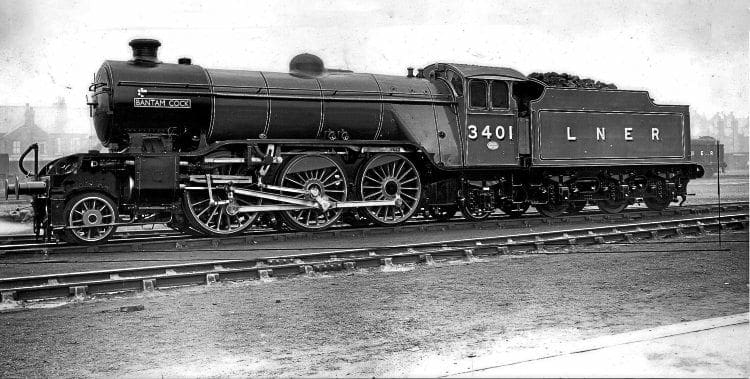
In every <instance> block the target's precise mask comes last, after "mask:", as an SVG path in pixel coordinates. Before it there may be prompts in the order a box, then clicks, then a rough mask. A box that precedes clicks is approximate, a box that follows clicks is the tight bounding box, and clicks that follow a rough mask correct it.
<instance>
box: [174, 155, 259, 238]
mask: <svg viewBox="0 0 750 379" xmlns="http://www.w3.org/2000/svg"><path fill="white" fill-rule="evenodd" d="M210 174H211V175H240V176H243V175H244V174H245V172H244V169H243V168H242V167H241V166H238V165H231V164H227V165H223V166H219V167H216V168H214V169H213V170H212V172H211V173H210ZM232 185H233V186H234V187H246V186H248V185H247V184H244V185H243V184H232ZM190 188H191V189H186V190H185V191H184V192H183V195H182V212H183V214H184V215H185V219H186V220H187V223H186V224H184V226H186V227H188V228H189V229H186V230H181V231H184V232H186V233H188V234H196V232H197V233H198V234H203V235H209V236H215V237H221V236H232V235H236V234H239V233H242V232H244V231H245V230H246V229H247V228H248V227H250V225H251V224H252V223H253V221H254V220H255V217H256V216H257V213H239V212H237V209H236V208H237V207H238V206H243V205H257V204H258V202H257V200H253V199H246V198H243V197H240V196H236V195H234V193H232V192H230V191H229V185H228V184H218V183H213V185H212V186H211V196H212V197H213V202H212V201H211V200H212V199H211V197H210V196H209V192H208V183H207V182H204V183H191V184H190ZM175 227H183V225H182V224H177V225H175Z"/></svg>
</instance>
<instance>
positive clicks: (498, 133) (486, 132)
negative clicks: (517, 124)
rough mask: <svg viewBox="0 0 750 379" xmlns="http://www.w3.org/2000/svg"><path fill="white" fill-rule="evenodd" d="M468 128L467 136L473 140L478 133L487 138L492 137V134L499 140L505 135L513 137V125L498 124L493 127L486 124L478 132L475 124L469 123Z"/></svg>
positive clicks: (477, 136)
mask: <svg viewBox="0 0 750 379" xmlns="http://www.w3.org/2000/svg"><path fill="white" fill-rule="evenodd" d="M468 129H469V134H468V137H469V139H470V140H475V139H477V138H479V136H480V135H481V136H482V137H484V138H487V139H488V140H490V139H492V137H493V136H494V137H495V138H497V139H498V140H500V141H502V140H504V139H505V137H508V139H509V140H512V139H513V126H502V125H498V126H494V127H493V126H490V125H486V126H485V127H484V128H482V131H481V132H480V131H479V128H477V126H476V125H469V127H468Z"/></svg>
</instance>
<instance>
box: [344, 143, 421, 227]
mask: <svg viewBox="0 0 750 379" xmlns="http://www.w3.org/2000/svg"><path fill="white" fill-rule="evenodd" d="M355 183H356V193H357V196H358V197H359V199H360V200H363V201H376V200H392V199H397V198H398V199H401V205H400V206H399V205H397V206H382V207H366V208H361V209H360V214H361V215H362V216H364V217H365V218H367V219H368V220H370V221H372V222H374V223H376V224H378V225H396V224H400V223H402V222H404V221H406V220H407V219H409V217H411V216H412V215H413V214H414V212H415V211H416V210H417V209H419V201H420V199H421V197H422V183H421V181H420V179H419V172H418V171H417V168H416V167H414V164H412V163H411V162H410V161H409V160H408V159H406V157H404V156H403V155H401V154H381V155H375V156H373V157H372V158H370V159H369V160H368V161H367V162H365V163H364V164H363V165H362V167H361V168H360V169H359V173H358V174H357V180H356V182H355Z"/></svg>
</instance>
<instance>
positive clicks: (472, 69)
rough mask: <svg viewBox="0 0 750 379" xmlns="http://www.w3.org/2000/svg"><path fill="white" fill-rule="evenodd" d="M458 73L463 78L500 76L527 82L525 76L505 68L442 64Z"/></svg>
mask: <svg viewBox="0 0 750 379" xmlns="http://www.w3.org/2000/svg"><path fill="white" fill-rule="evenodd" d="M443 64H444V65H446V66H450V67H452V68H454V69H455V70H456V71H458V73H459V74H461V75H462V76H463V77H466V78H471V77H477V76H502V77H506V78H511V79H516V80H529V78H527V77H526V75H524V74H522V73H520V72H518V71H516V70H514V69H512V68H507V67H489V66H477V65H472V64H460V63H443Z"/></svg>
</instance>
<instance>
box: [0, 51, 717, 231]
mask: <svg viewBox="0 0 750 379" xmlns="http://www.w3.org/2000/svg"><path fill="white" fill-rule="evenodd" d="M160 45H161V44H160V43H159V41H156V40H151V39H136V40H133V41H131V42H130V46H131V47H132V48H133V57H132V59H131V60H129V61H105V62H104V64H103V65H102V66H101V68H100V69H99V71H98V72H97V73H96V76H95V82H94V83H92V84H91V86H90V88H89V90H90V91H91V100H90V101H89V103H88V104H89V106H90V107H91V111H92V117H93V119H94V126H95V129H96V133H97V136H98V137H99V139H100V140H101V142H102V144H103V145H104V146H106V147H107V148H108V150H109V151H110V152H109V153H102V152H98V151H90V152H88V153H85V154H75V155H70V156H66V157H62V158H59V159H57V160H55V161H52V162H50V163H49V164H47V165H46V166H44V167H43V168H41V170H38V169H37V168H35V169H34V170H33V172H28V171H26V169H25V168H24V163H23V162H24V159H23V158H25V157H26V155H28V154H30V153H31V152H32V151H33V152H34V153H35V154H36V146H35V145H32V146H30V147H29V149H27V150H26V152H25V153H24V154H23V158H22V159H21V161H20V166H21V169H22V171H24V172H26V173H28V176H29V180H28V181H26V182H21V183H19V182H18V181H17V180H16V181H15V182H12V183H10V184H6V187H7V188H6V194H7V193H14V194H16V196H18V195H21V194H25V195H32V196H33V202H32V203H33V208H34V211H35V230H36V231H37V232H38V233H40V234H43V235H44V236H45V237H46V238H51V237H54V238H62V239H64V240H66V241H68V242H71V243H78V244H92V243H100V242H102V241H104V240H106V239H107V238H109V237H110V236H111V235H112V233H113V232H114V231H115V229H116V228H117V227H118V226H122V225H134V224H141V223H157V222H161V223H167V225H169V226H170V227H172V228H174V229H177V230H180V231H182V232H185V233H191V234H198V235H210V236H229V235H235V234H238V233H242V232H243V231H244V230H246V229H247V228H248V227H250V226H251V225H253V223H254V222H257V221H256V220H258V219H259V217H260V218H263V219H264V220H266V221H264V222H269V221H268V220H271V222H273V223H274V225H276V226H277V227H279V228H284V229H294V230H303V231H311V230H320V229H325V228H327V227H330V226H331V225H333V224H334V223H336V222H337V221H344V222H347V223H350V224H355V225H366V224H376V225H395V224H399V223H402V222H404V221H406V220H407V219H409V218H410V217H412V216H413V215H414V214H415V212H417V211H418V210H419V209H423V210H424V209H426V210H428V213H429V214H430V215H431V216H433V217H435V218H438V219H447V218H450V217H451V216H453V215H454V214H456V213H457V212H459V211H460V212H461V214H462V215H463V216H464V217H465V218H467V219H470V220H481V219H484V218H486V217H488V216H489V215H490V214H491V213H492V212H494V211H495V210H496V209H499V210H501V211H502V212H505V213H506V214H508V215H510V216H517V215H520V214H522V213H523V212H525V211H526V210H527V209H528V208H529V207H530V206H534V207H535V208H536V209H537V210H538V211H539V212H540V213H542V214H543V215H546V216H557V215H561V214H563V213H566V212H567V213H575V212H578V211H579V210H581V209H582V208H583V207H584V206H585V205H586V204H596V205H598V206H599V208H600V209H601V210H602V211H604V212H608V213H617V212H620V211H622V210H623V209H624V208H625V207H627V206H628V205H630V204H633V203H634V202H636V201H640V200H641V199H642V201H643V202H645V204H646V205H647V206H648V207H649V208H651V209H656V210H661V209H664V208H665V207H667V206H668V205H669V204H670V203H671V202H675V201H678V198H679V197H681V198H682V201H684V199H685V196H686V188H687V184H688V181H689V180H690V179H693V178H698V177H700V176H701V175H702V174H703V169H702V167H701V166H700V165H697V164H694V163H691V162H690V122H689V113H688V107H687V106H680V105H656V104H654V103H653V102H652V100H651V99H650V98H649V95H648V93H647V92H640V91H622V90H584V89H570V88H552V87H547V86H546V85H545V84H543V83H542V82H540V81H537V80H534V79H530V78H528V77H526V76H524V75H523V74H521V73H520V72H518V71H516V70H513V69H509V68H500V67H484V66H474V65H465V64H451V63H436V64H431V65H429V66H426V67H424V68H423V69H419V70H418V71H417V73H416V74H414V71H413V69H411V68H410V69H408V74H407V75H406V76H405V77H400V76H387V75H374V74H364V73H354V72H351V71H346V70H333V69H327V68H326V67H325V66H324V65H323V62H322V61H321V60H320V59H319V58H318V57H315V56H313V55H309V54H302V55H299V56H297V57H295V58H294V59H292V61H291V63H290V67H289V68H290V70H289V72H288V73H277V72H259V71H236V70H218V69H206V68H202V67H200V66H197V65H194V64H192V62H191V60H190V59H188V58H181V59H179V60H178V62H177V63H176V64H170V63H162V62H160V61H159V60H158V57H157V49H158V47H159V46H160ZM32 176H33V178H32Z"/></svg>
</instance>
